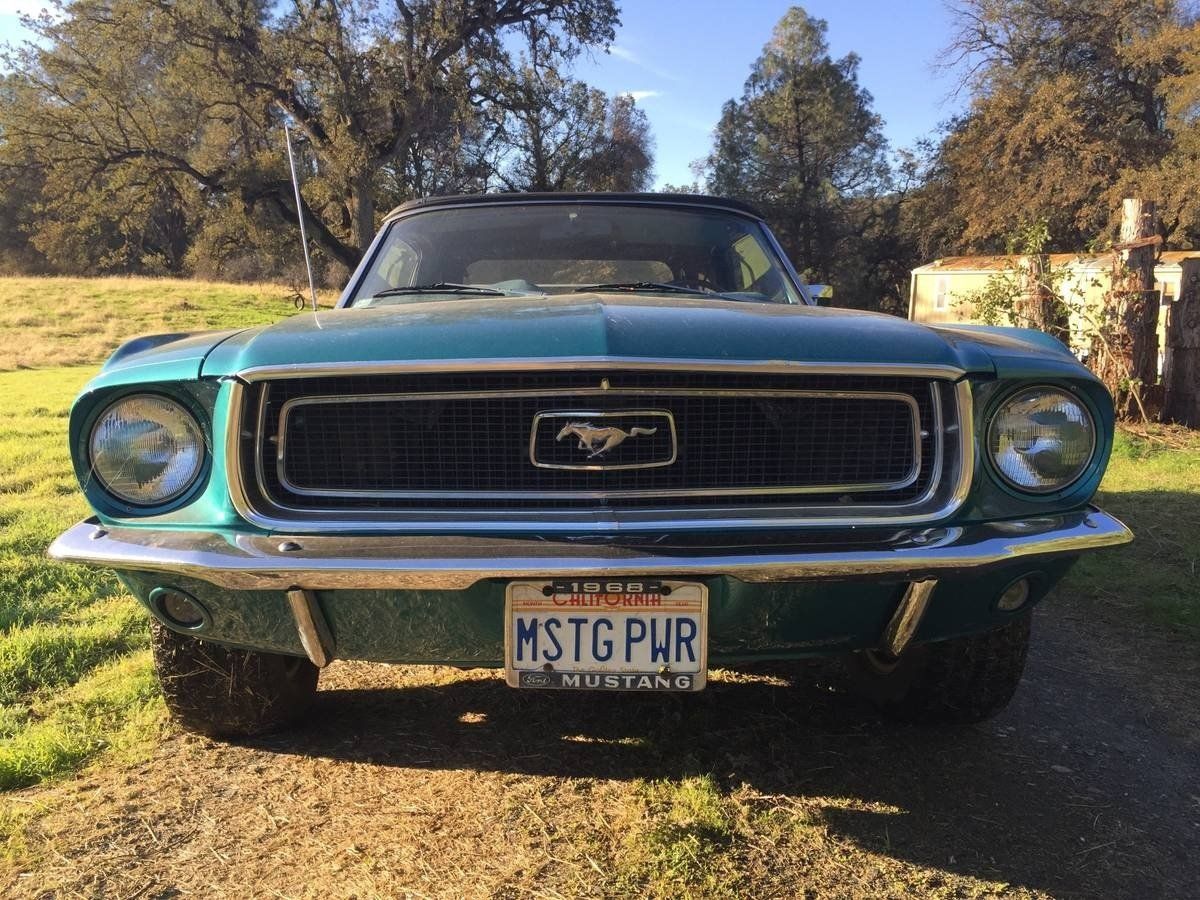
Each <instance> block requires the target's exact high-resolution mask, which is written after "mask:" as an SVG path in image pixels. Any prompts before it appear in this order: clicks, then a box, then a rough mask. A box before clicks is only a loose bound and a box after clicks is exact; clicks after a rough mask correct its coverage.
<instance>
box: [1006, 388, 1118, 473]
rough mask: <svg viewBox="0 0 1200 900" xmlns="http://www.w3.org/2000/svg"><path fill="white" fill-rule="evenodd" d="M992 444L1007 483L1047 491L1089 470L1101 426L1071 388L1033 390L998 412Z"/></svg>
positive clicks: (1014, 398)
mask: <svg viewBox="0 0 1200 900" xmlns="http://www.w3.org/2000/svg"><path fill="white" fill-rule="evenodd" d="M987 446H988V452H989V453H990V454H991V457H992V462H993V463H995V465H996V469H997V471H999V473H1000V475H1001V477H1003V478H1004V480H1005V481H1007V482H1008V483H1009V484H1011V485H1012V486H1013V487H1015V488H1018V489H1019V490H1022V491H1029V492H1031V493H1035V494H1047V493H1050V492H1052V491H1057V490H1061V489H1062V488H1065V487H1066V486H1067V485H1069V484H1071V482H1073V481H1075V479H1077V478H1078V477H1079V476H1080V475H1082V474H1083V471H1084V469H1086V468H1087V466H1088V463H1090V462H1091V461H1092V454H1093V453H1094V452H1095V449H1096V425H1095V423H1094V422H1093V421H1092V416H1091V414H1090V413H1089V412H1088V411H1087V407H1085V406H1084V405H1083V403H1082V402H1080V401H1079V400H1077V399H1075V398H1074V397H1073V396H1071V395H1070V394H1068V393H1066V392H1065V391H1062V390H1059V389H1058V388H1052V387H1037V388H1029V389H1028V390H1024V391H1021V392H1020V393H1017V394H1014V395H1013V396H1011V397H1009V398H1008V400H1006V401H1005V402H1004V403H1003V404H1001V406H1000V408H999V409H997V410H996V414H995V415H994V416H992V423H991V425H990V426H989V428H988V437H987Z"/></svg>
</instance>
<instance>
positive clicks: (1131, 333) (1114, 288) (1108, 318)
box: [1091, 199, 1162, 419]
mask: <svg viewBox="0 0 1200 900" xmlns="http://www.w3.org/2000/svg"><path fill="white" fill-rule="evenodd" d="M1157 230H1158V229H1157V221H1156V218H1155V205H1154V202H1153V201H1150V200H1138V199H1126V200H1123V201H1121V238H1120V242H1119V243H1117V244H1116V245H1115V246H1114V247H1113V251H1114V258H1113V267H1112V279H1111V282H1110V284H1109V289H1108V296H1107V297H1106V298H1105V304H1104V310H1103V311H1102V316H1103V321H1102V322H1101V323H1100V328H1099V330H1098V331H1099V333H1098V334H1097V335H1096V337H1095V339H1094V340H1093V348H1092V356H1091V358H1092V359H1093V360H1094V362H1093V365H1094V366H1095V370H1096V374H1097V375H1099V376H1100V378H1101V380H1102V381H1103V382H1104V383H1105V384H1106V385H1107V386H1108V389H1109V390H1110V391H1111V392H1112V395H1113V400H1114V401H1115V402H1116V405H1117V415H1119V416H1121V417H1123V418H1133V417H1135V416H1136V417H1139V418H1142V419H1146V418H1147V412H1146V401H1147V399H1148V398H1149V396H1150V393H1151V389H1152V388H1153V387H1154V386H1155V385H1156V384H1157V383H1158V295H1157V294H1156V293H1155V291H1154V262H1155V259H1156V257H1157V256H1158V245H1159V244H1161V243H1162V238H1161V237H1159V236H1158V234H1157V233H1156V232H1157Z"/></svg>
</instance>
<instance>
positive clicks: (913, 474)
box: [254, 385, 943, 511]
mask: <svg viewBox="0 0 1200 900" xmlns="http://www.w3.org/2000/svg"><path fill="white" fill-rule="evenodd" d="M930 390H931V391H932V394H933V408H934V426H933V427H934V428H935V429H936V430H937V432H938V433H940V430H941V424H940V423H941V399H940V397H939V396H938V391H937V386H936V385H933V386H931V388H930ZM263 393H264V396H265V393H266V390H264V392H263ZM604 394H607V395H609V396H618V395H619V396H654V397H676V396H681V397H703V396H721V397H780V398H784V397H815V398H836V399H849V400H892V401H895V402H898V403H903V404H905V405H906V406H908V409H909V415H910V417H911V420H912V437H913V464H912V466H910V468H909V471H908V472H907V473H905V476H904V478H902V479H900V480H898V481H891V482H864V483H861V484H820V485H801V486H787V485H779V486H774V485H773V486H770V487H728V488H714V487H709V488H677V489H662V490H626V491H600V490H595V491H581V490H576V491H565V490H564V491H453V490H451V491H431V490H408V491H406V490H380V491H349V490H338V489H332V488H304V487H300V486H298V485H296V484H295V483H294V482H293V481H292V480H291V479H289V478H288V477H287V472H286V468H285V465H284V462H285V459H284V457H285V450H286V444H287V419H288V416H289V415H290V414H291V411H292V410H293V409H295V408H296V407H299V406H308V405H319V404H335V403H368V402H391V401H396V402H407V401H414V400H415V401H420V400H467V399H487V398H493V397H494V398H497V399H509V398H512V397H531V396H532V397H547V398H551V397H553V398H561V397H587V396H599V395H604ZM548 415H555V416H558V415H568V416H575V415H578V416H589V417H605V416H608V417H611V416H613V415H660V416H661V415H665V416H666V417H667V419H668V420H669V421H670V425H671V440H672V444H673V446H674V447H675V448H676V450H678V446H679V442H678V436H677V435H676V432H675V417H674V416H673V415H671V413H670V412H668V411H667V410H633V411H628V412H626V411H620V412H600V411H581V412H574V411H565V412H562V413H560V412H558V411H553V412H551V411H547V412H544V413H538V414H537V415H536V416H534V422H533V426H532V430H531V432H530V437H529V460H530V462H532V463H533V465H535V466H537V467H538V468H544V469H574V470H586V471H614V470H617V469H638V468H641V469H648V468H654V467H656V466H660V467H661V466H669V465H671V464H672V463H674V462H675V459H676V454H672V456H671V458H670V460H668V461H666V462H660V463H654V465H653V466H647V465H632V466H584V465H580V466H551V465H544V464H542V463H539V462H537V460H536V459H535V458H534V444H533V442H534V435H536V433H537V422H538V420H539V419H540V418H541V417H542V416H548ZM264 417H265V410H264V409H263V408H262V403H261V400H260V410H259V423H258V432H257V435H258V436H257V441H258V442H259V444H260V446H259V447H257V448H256V450H255V460H254V462H255V466H256V474H257V477H258V489H259V491H260V492H261V493H262V495H263V496H264V497H267V496H268V492H267V490H266V484H265V481H264V479H263V476H262V460H263V457H264V456H265V454H264V453H263V450H262V447H261V442H262V441H263V440H264V439H265V436H264V433H263V422H264ZM921 424H922V423H921V410H920V407H919V406H918V405H917V401H916V400H915V399H914V398H913V397H912V396H910V395H909V394H901V393H895V392H884V391H786V390H773V391H768V390H760V391H755V390H747V391H739V390H733V389H730V390H715V391H708V390H705V389H703V388H691V389H689V388H679V389H675V388H665V389H663V390H655V389H653V388H640V389H634V390H625V389H623V388H620V387H609V388H574V389H559V390H550V391H538V390H536V389H531V390H522V391H504V390H498V391H472V392H459V393H454V392H432V393H428V394H422V393H410V394H354V395H344V396H317V397H296V398H293V399H292V400H288V401H287V402H286V403H284V404H283V406H282V407H281V408H280V411H279V428H278V431H277V432H276V434H275V436H274V437H275V449H276V454H275V466H276V469H275V472H276V478H278V479H279V483H280V485H282V486H283V487H284V488H285V489H286V490H287V491H288V492H289V493H292V494H296V495H297V496H301V497H345V498H354V497H357V498H363V499H371V498H380V499H393V500H395V499H417V498H422V497H428V498H429V499H431V500H434V499H443V500H558V499H563V500H568V499H571V500H609V499H611V500H621V499H633V498H639V497H641V498H648V497H662V498H670V497H739V496H747V497H752V496H771V495H787V494H833V493H837V492H844V491H860V492H861V491H900V490H903V489H904V488H906V487H908V486H909V485H911V484H913V483H914V482H916V480H917V479H918V478H920V477H921V468H922V464H923V462H924V461H923V460H922V458H921ZM942 443H943V441H942V439H940V438H939V440H938V441H936V442H935V462H934V468H935V477H934V478H933V479H931V481H930V490H931V491H936V490H937V487H938V485H937V483H936V482H937V477H936V476H937V474H938V472H940V465H941V454H942ZM903 505H907V504H902V505H899V506H903ZM314 511H315V510H314Z"/></svg>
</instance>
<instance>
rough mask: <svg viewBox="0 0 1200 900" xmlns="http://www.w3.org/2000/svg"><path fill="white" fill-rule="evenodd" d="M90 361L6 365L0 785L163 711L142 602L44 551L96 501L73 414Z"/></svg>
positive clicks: (92, 750) (76, 755) (141, 730)
mask: <svg viewBox="0 0 1200 900" xmlns="http://www.w3.org/2000/svg"><path fill="white" fill-rule="evenodd" d="M90 373H91V370H90V369H48V370H44V371H36V372H7V373H0V396H3V397H4V398H5V403H4V404H3V407H0V524H2V528H0V789H4V788H13V787H19V786H22V785H27V784H33V783H36V782H38V781H40V780H42V779H45V778H48V777H51V776H54V775H57V774H60V773H63V772H69V771H72V770H73V769H75V768H77V767H78V766H79V765H80V764H81V763H83V762H84V761H86V760H88V759H90V758H91V757H92V756H94V755H95V754H96V753H97V752H99V751H100V750H103V749H104V748H106V747H109V746H114V745H127V744H136V743H138V742H139V740H142V739H144V738H145V737H147V735H148V734H149V733H150V731H152V730H155V729H157V727H158V725H157V724H156V723H157V722H158V721H159V720H160V719H161V709H160V708H159V707H160V704H158V702H157V701H156V700H154V697H155V692H154V690H153V687H152V678H151V671H150V664H149V656H148V653H147V651H146V650H145V647H146V641H147V630H146V619H145V617H144V616H143V615H142V614H141V612H140V609H139V607H138V606H137V604H136V603H135V602H134V600H133V599H132V598H131V597H129V596H127V595H126V594H125V593H124V592H123V590H122V589H121V587H120V585H119V583H118V582H117V580H116V578H115V577H113V576H112V575H111V574H109V573H106V572H102V571H99V570H95V569H89V568H84V567H80V566H65V565H61V564H59V563H55V562H52V561H51V560H49V559H47V558H46V556H45V550H46V547H47V545H48V544H49V543H50V541H52V540H53V539H54V537H55V536H56V535H57V534H58V533H59V532H60V531H61V530H62V529H64V528H66V527H67V526H68V525H70V524H72V523H73V522H75V521H77V520H78V519H80V518H82V517H83V516H85V515H87V513H88V509H87V505H86V504H85V503H84V501H83V498H82V496H81V495H80V494H79V491H78V487H77V485H76V483H75V475H74V473H73V472H72V469H71V462H70V458H69V456H68V453H67V447H66V423H67V418H66V415H67V410H68V409H69V408H70V404H71V400H72V399H73V398H74V396H75V394H76V393H77V392H78V391H79V388H80V386H81V385H82V384H83V382H84V381H85V380H86V379H87V377H88V376H89V375H90Z"/></svg>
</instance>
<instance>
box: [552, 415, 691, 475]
mask: <svg viewBox="0 0 1200 900" xmlns="http://www.w3.org/2000/svg"><path fill="white" fill-rule="evenodd" d="M675 456H676V435H675V418H674V416H672V415H671V413H670V412H669V411H668V410H665V409H631V410H620V411H614V410H562V411H559V410H554V411H547V412H539V413H538V414H537V415H535V416H534V417H533V429H532V431H531V432H530V435H529V461H530V462H531V463H533V464H534V465H535V466H537V467H538V468H540V469H581V470H592V471H601V470H609V469H653V468H655V467H657V466H669V465H671V464H672V463H673V462H675Z"/></svg>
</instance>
